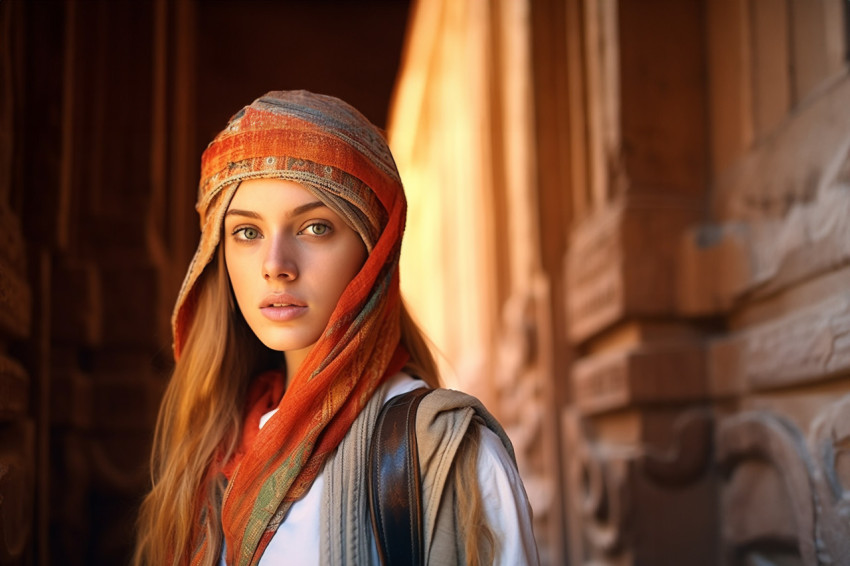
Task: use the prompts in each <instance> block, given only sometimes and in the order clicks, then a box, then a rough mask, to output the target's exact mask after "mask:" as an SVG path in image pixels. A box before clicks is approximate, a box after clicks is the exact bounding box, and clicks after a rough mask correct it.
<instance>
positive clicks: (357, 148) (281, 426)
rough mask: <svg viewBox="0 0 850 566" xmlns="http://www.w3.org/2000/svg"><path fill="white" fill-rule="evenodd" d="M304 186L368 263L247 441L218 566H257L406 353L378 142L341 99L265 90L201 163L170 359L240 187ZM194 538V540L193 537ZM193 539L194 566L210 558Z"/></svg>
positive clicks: (400, 206)
mask: <svg viewBox="0 0 850 566" xmlns="http://www.w3.org/2000/svg"><path fill="white" fill-rule="evenodd" d="M261 177H265V178H281V179H287V180H294V181H298V182H300V183H302V184H303V185H304V186H305V187H306V188H307V189H308V190H310V191H311V192H312V193H313V194H314V195H315V196H316V197H317V198H319V199H320V200H322V201H323V202H325V203H326V204H328V206H330V207H331V208H333V209H334V210H336V211H337V212H339V213H341V214H342V215H343V217H345V218H346V219H347V221H348V222H349V223H351V225H352V227H354V229H355V230H357V231H358V233H360V235H361V237H362V238H363V240H364V242H365V243H366V246H367V249H369V255H368V258H367V260H366V263H365V264H364V266H363V267H362V269H361V270H360V272H359V273H358V274H357V275H356V276H355V278H354V280H352V282H351V283H350V284H349V285H348V287H347V288H346V290H345V291H344V293H343V295H342V297H341V298H340V301H339V303H338V304H337V307H336V309H335V310H334V312H333V314H332V315H331V318H330V321H329V323H328V326H327V328H326V330H325V332H324V334H323V335H322V336H321V337H320V339H319V341H318V342H317V343H316V345H315V346H314V347H313V349H312V351H311V352H310V354H309V355H308V357H307V359H306V360H305V361H304V363H302V365H301V367H300V369H299V370H298V372H297V373H296V375H294V376H292V379H291V380H290V384H289V387H288V389H287V390H286V392H285V393H284V395H283V397H282V399H281V401H280V403H279V405H278V409H279V410H278V411H277V413H275V415H274V416H273V417H272V418H271V419H270V420H269V421H268V422H267V423H266V425H265V426H264V427H263V428H262V429H261V430H260V431H259V432H258V433H257V434H256V436H255V437H254V439H253V442H252V444H251V446H249V447H247V449H246V450H245V452H244V454H243V455H242V457H241V460H240V461H239V463H238V465H236V466H235V468H234V469H233V472H232V476H231V477H230V481H229V482H228V486H227V490H226V492H225V494H224V499H223V502H222V509H221V514H222V525H223V529H224V536H225V542H226V547H227V556H226V559H227V563H228V564H237V565H239V566H248V565H253V564H257V563H258V561H259V559H260V557H261V556H262V553H263V551H264V549H265V548H266V546H267V545H268V543H269V541H270V540H271V538H272V536H273V535H274V533H275V531H276V530H277V527H278V525H280V523H281V522H282V521H283V519H284V518H285V517H286V514H287V512H288V510H289V508H290V506H291V505H292V503H293V502H294V501H296V500H297V499H299V498H300V497H302V496H303V495H304V494H305V493H306V492H307V490H308V489H309V488H310V486H311V485H312V483H313V480H314V479H315V478H316V476H317V475H318V474H319V473H320V471H321V469H322V466H323V464H324V462H325V460H326V459H327V457H328V455H329V454H330V453H331V452H333V450H334V449H335V448H336V447H337V445H338V444H339V442H340V441H341V440H342V438H343V436H345V434H346V432H347V431H348V430H349V428H350V426H351V424H352V423H353V422H354V420H355V418H356V417H357V415H358V414H359V413H360V412H361V411H362V409H363V408H364V407H365V405H366V404H367V402H368V401H369V399H370V398H371V396H372V394H373V393H374V391H375V390H376V389H377V388H378V387H379V386H380V385H381V383H383V381H384V379H385V378H386V377H388V376H390V375H393V374H394V373H396V372H397V371H399V370H400V369H401V368H402V367H403V366H404V364H405V363H406V361H407V353H406V352H405V351H404V349H403V348H402V347H401V346H400V344H399V339H400V332H401V330H400V309H401V300H400V295H399V275H398V258H399V252H400V248H401V237H402V233H403V231H404V223H405V214H406V202H405V199H404V192H403V189H402V185H401V180H400V178H399V175H398V171H397V170H396V166H395V163H394V161H393V158H392V155H391V153H390V151H389V148H388V146H387V144H386V141H385V139H384V137H383V135H382V133H381V131H380V130H378V129H377V128H376V127H375V126H373V125H372V124H371V123H370V122H369V121H368V120H367V119H366V118H365V117H363V116H362V115H361V114H360V113H359V112H357V111H356V110H355V109H354V108H352V107H351V106H349V105H348V104H346V103H344V102H342V101H341V100H339V99H336V98H333V97H328V96H322V95H317V94H312V93H309V92H306V91H279V92H271V93H269V94H267V95H265V96H263V97H261V98H259V99H257V100H256V101H254V103H252V104H251V105H250V106H247V107H246V108H244V109H243V110H242V111H240V112H239V113H237V114H236V115H235V116H234V117H233V118H231V120H230V122H229V123H228V125H227V127H226V128H225V130H224V131H222V132H221V133H220V134H219V135H218V136H217V137H216V139H215V140H213V142H212V143H211V144H210V145H209V146H208V147H207V149H206V151H205V152H204V155H203V157H202V162H201V183H200V189H199V198H198V204H197V210H198V213H199V214H200V217H201V242H200V244H199V246H198V250H197V252H196V254H195V257H194V259H193V261H192V264H191V265H190V268H189V272H188V274H187V276H186V279H185V281H184V284H183V287H182V289H181V291H180V294H179V297H178V301H177V305H176V307H175V310H174V314H173V317H172V326H173V332H174V351H175V357H179V355H180V350H181V348H182V346H183V340H184V338H185V336H186V334H187V333H188V328H189V326H190V325H191V321H192V318H193V314H194V308H195V305H196V300H195V293H196V292H197V289H196V287H195V284H196V282H197V280H198V277H199V276H200V274H201V273H202V271H203V269H204V268H205V267H206V266H207V265H208V264H209V262H210V260H211V259H212V257H213V255H214V253H215V250H216V247H217V246H218V244H219V237H220V230H221V225H222V221H223V217H224V213H225V212H226V210H227V207H228V205H229V203H230V200H231V199H232V197H233V194H234V193H235V191H236V189H237V188H238V185H239V182H240V181H243V180H246V179H252V178H261ZM199 536H202V535H199ZM213 546H214V545H210V544H209V541H206V540H203V539H202V538H200V539H199V540H198V541H197V544H196V545H195V552H194V554H193V556H192V557H191V561H190V562H191V563H192V564H199V563H201V561H202V560H203V558H204V557H205V554H206V553H207V552H210V551H211V547H213Z"/></svg>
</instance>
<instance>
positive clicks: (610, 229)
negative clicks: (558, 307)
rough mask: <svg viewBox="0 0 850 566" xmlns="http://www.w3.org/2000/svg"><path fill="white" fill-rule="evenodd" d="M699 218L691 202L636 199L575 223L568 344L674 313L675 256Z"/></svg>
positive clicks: (646, 196)
mask: <svg viewBox="0 0 850 566" xmlns="http://www.w3.org/2000/svg"><path fill="white" fill-rule="evenodd" d="M698 216H699V206H697V204H696V203H695V202H694V201H693V200H692V199H689V198H681V197H673V196H669V195H652V194H636V195H628V196H626V197H623V198H622V202H620V203H617V204H613V205H611V206H608V207H606V208H604V209H601V210H599V211H597V212H596V213H595V215H593V216H590V217H588V218H586V219H584V220H583V221H582V222H581V223H579V224H578V225H577V227H576V228H575V229H574V230H573V232H572V234H571V236H570V243H569V248H568V250H567V260H566V281H567V289H566V297H567V320H568V322H569V332H570V338H571V339H572V340H573V341H575V342H580V341H582V340H584V339H586V338H588V337H590V336H592V335H593V334H595V333H597V332H599V331H601V330H603V329H605V328H606V327H608V326H610V325H612V324H614V323H616V322H617V321H619V320H621V319H623V318H626V317H629V316H634V315H638V316H639V315H649V316H659V315H661V316H665V315H670V314H672V313H674V311H675V309H676V288H677V287H676V269H675V263H674V262H675V259H676V251H677V250H678V247H679V242H680V240H681V238H682V235H683V234H684V233H685V231H686V229H687V228H688V227H689V226H690V225H692V224H693V223H694V222H695V221H696V220H697V218H698Z"/></svg>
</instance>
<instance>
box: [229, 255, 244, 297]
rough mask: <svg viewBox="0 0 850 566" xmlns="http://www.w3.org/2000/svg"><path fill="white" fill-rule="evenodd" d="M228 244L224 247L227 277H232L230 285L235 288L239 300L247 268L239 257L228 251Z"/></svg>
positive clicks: (234, 292) (234, 291)
mask: <svg viewBox="0 0 850 566" xmlns="http://www.w3.org/2000/svg"><path fill="white" fill-rule="evenodd" d="M227 248H228V246H226V245H225V247H224V266H225V268H226V269H227V277H228V278H229V279H230V287H231V289H233V294H234V295H236V299H237V301H238V300H239V298H240V295H241V294H242V290H243V288H244V284H243V283H244V280H245V275H244V274H245V273H246V270H245V269H244V268H243V267H244V266H241V265H240V262H239V260H238V259H236V258H234V255H233V254H232V253H230V254H229V253H227Z"/></svg>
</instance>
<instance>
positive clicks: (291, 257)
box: [263, 238, 298, 281]
mask: <svg viewBox="0 0 850 566" xmlns="http://www.w3.org/2000/svg"><path fill="white" fill-rule="evenodd" d="M296 254H297V252H296V250H295V249H294V246H293V245H291V244H290V243H288V242H287V241H286V240H285V238H274V239H273V240H272V245H271V246H269V249H268V251H267V253H266V257H265V258H264V260H263V277H264V278H265V279H266V280H267V281H271V280H273V279H284V280H289V281H291V280H294V279H295V278H296V277H298V262H297V261H296Z"/></svg>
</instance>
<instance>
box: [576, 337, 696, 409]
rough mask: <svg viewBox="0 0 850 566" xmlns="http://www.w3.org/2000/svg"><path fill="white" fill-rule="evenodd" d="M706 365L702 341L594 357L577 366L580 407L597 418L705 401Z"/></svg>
mask: <svg viewBox="0 0 850 566" xmlns="http://www.w3.org/2000/svg"><path fill="white" fill-rule="evenodd" d="M704 360H705V357H704V353H703V349H702V346H701V345H700V344H699V343H698V342H693V343H683V344H675V345H667V346H652V347H645V346H644V347H637V348H635V349H631V350H622V351H614V352H604V353H600V354H597V355H592V356H588V357H585V358H582V359H581V360H579V361H577V362H576V363H575V365H574V366H573V375H572V378H573V387H574V396H575V397H574V398H575V402H576V404H577V406H578V408H579V410H580V411H581V412H582V413H584V414H596V413H600V412H606V411H611V410H616V409H622V408H625V407H629V406H633V405H636V404H637V405H639V404H655V403H675V402H684V401H693V400H700V399H705V398H706V397H707V395H708V388H707V383H706V380H705V370H704V367H705V365H704V364H705V361H704Z"/></svg>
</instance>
